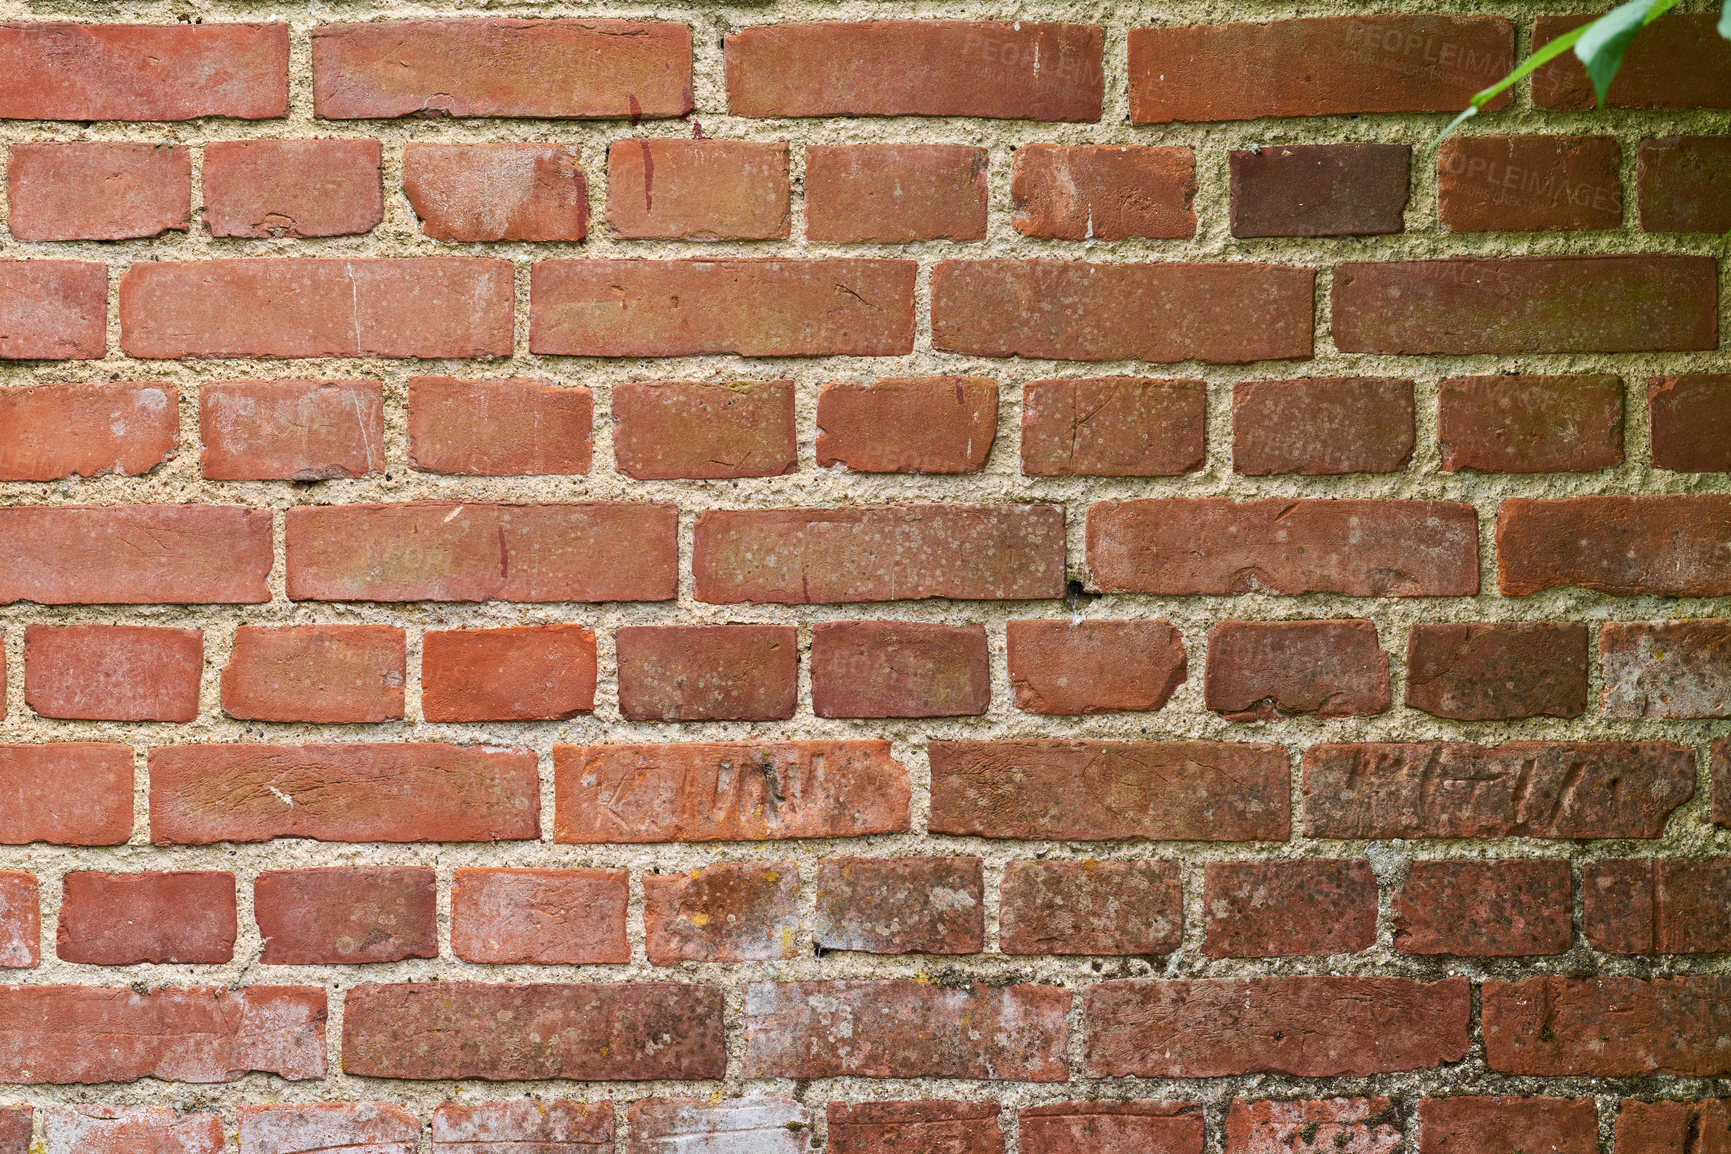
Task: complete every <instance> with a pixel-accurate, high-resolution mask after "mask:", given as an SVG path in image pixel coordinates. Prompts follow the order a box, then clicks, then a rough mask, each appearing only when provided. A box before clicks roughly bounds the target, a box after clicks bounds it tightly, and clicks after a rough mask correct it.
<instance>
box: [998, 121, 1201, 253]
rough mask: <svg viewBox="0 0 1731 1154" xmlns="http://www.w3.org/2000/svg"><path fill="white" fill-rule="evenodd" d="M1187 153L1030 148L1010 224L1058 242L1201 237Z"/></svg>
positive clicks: (1192, 161)
mask: <svg viewBox="0 0 1731 1154" xmlns="http://www.w3.org/2000/svg"><path fill="white" fill-rule="evenodd" d="M1195 196H1196V154H1195V153H1194V152H1192V151H1191V150H1190V149H1188V148H1177V147H1146V146H1140V145H1128V146H1126V145H1120V146H1117V147H1107V148H1102V147H1100V146H1098V145H1092V144H1082V145H1075V146H1072V147H1063V146H1060V145H1055V144H1030V145H1028V146H1026V147H1024V148H1018V149H1017V150H1016V156H1015V161H1014V166H1013V168H1012V170H1011V176H1010V201H1011V204H1012V206H1013V211H1012V212H1011V214H1010V223H1011V224H1012V225H1013V226H1014V227H1015V229H1016V231H1017V232H1019V233H1023V234H1024V235H1027V236H1035V237H1045V238H1049V239H1053V240H1096V239H1098V240H1127V239H1129V238H1131V237H1143V238H1147V239H1149V240H1162V239H1166V240H1171V239H1180V238H1183V237H1188V236H1194V235H1195V234H1196V213H1195V211H1194V210H1193V209H1192V208H1191V201H1192V200H1193V199H1194V198H1195Z"/></svg>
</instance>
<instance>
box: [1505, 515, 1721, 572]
mask: <svg viewBox="0 0 1731 1154" xmlns="http://www.w3.org/2000/svg"><path fill="white" fill-rule="evenodd" d="M1728 542H1731V496H1716V495H1703V496H1671V495H1662V496H1648V497H1626V496H1598V497H1565V498H1561V499H1558V500H1554V501H1544V500H1532V499H1528V498H1521V497H1515V498H1511V499H1509V500H1507V501H1504V502H1503V504H1502V508H1501V509H1500V510H1499V511H1498V513H1497V588H1498V590H1499V591H1500V592H1502V593H1504V594H1507V595H1509V596H1516V597H1519V596H1524V595H1526V594H1528V593H1537V592H1539V591H1540V590H1542V589H1550V588H1553V587H1555V586H1558V585H1575V586H1579V587H1580V588H1583V589H1595V590H1598V591H1599V592H1601V593H1613V594H1617V595H1619V596H1639V595H1648V594H1660V595H1664V596H1671V597H1679V596H1681V597H1723V596H1725V595H1726V594H1728V593H1731V567H1728V566H1726V564H1725V551H1726V546H1727V543H1728Z"/></svg>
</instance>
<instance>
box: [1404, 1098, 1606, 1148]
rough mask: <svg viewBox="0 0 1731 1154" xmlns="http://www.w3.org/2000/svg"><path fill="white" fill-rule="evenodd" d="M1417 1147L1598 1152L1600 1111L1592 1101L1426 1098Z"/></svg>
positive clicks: (1421, 1108)
mask: <svg viewBox="0 0 1731 1154" xmlns="http://www.w3.org/2000/svg"><path fill="white" fill-rule="evenodd" d="M1418 1149H1419V1154H1504V1152H1506V1151H1510V1150H1533V1151H1544V1152H1545V1154H1595V1152H1596V1151H1597V1150H1598V1149H1599V1108H1598V1104H1597V1103H1595V1102H1594V1101H1593V1100H1592V1099H1591V1098H1476V1097H1468V1096H1460V1097H1449V1098H1421V1099H1419V1103H1418ZM1619 1154H1622V1152H1621V1151H1619Z"/></svg>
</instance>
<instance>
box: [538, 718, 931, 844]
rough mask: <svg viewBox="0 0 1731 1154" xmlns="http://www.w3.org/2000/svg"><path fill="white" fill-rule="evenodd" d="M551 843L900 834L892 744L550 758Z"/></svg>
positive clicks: (628, 748) (903, 780)
mask: <svg viewBox="0 0 1731 1154" xmlns="http://www.w3.org/2000/svg"><path fill="white" fill-rule="evenodd" d="M553 768H554V777H555V784H554V801H553V806H554V815H555V816H554V827H553V840H554V841H557V842H566V843H575V844H600V843H610V842H621V843H640V842H662V841H763V840H770V839H779V838H806V837H822V838H829V837H860V836H863V835H866V834H873V833H902V832H905V831H906V830H907V829H908V828H909V827H908V822H909V816H908V801H909V786H908V775H907V770H906V769H904V768H903V767H902V766H901V765H900V764H899V763H897V762H895V761H894V760H892V759H891V757H890V743H889V742H887V741H780V742H756V743H753V742H694V743H690V744H680V745H593V746H574V745H556V746H554V747H553Z"/></svg>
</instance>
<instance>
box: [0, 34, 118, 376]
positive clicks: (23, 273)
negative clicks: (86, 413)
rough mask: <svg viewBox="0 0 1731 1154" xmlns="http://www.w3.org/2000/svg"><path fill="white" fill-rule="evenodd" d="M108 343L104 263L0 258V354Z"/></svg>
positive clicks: (84, 352) (50, 356)
mask: <svg viewBox="0 0 1731 1154" xmlns="http://www.w3.org/2000/svg"><path fill="white" fill-rule="evenodd" d="M4 33H5V28H4V26H0V37H3V35H4ZM3 58H4V52H3V50H0V59H3ZM107 348H108V270H107V269H106V268H104V267H103V266H102V265H99V264H96V263H95V262H93V261H82V260H0V360H8V361H19V360H45V361H83V360H91V359H93V358H97V357H101V356H102V354H103V353H104V352H105V351H106V350H107Z"/></svg>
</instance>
